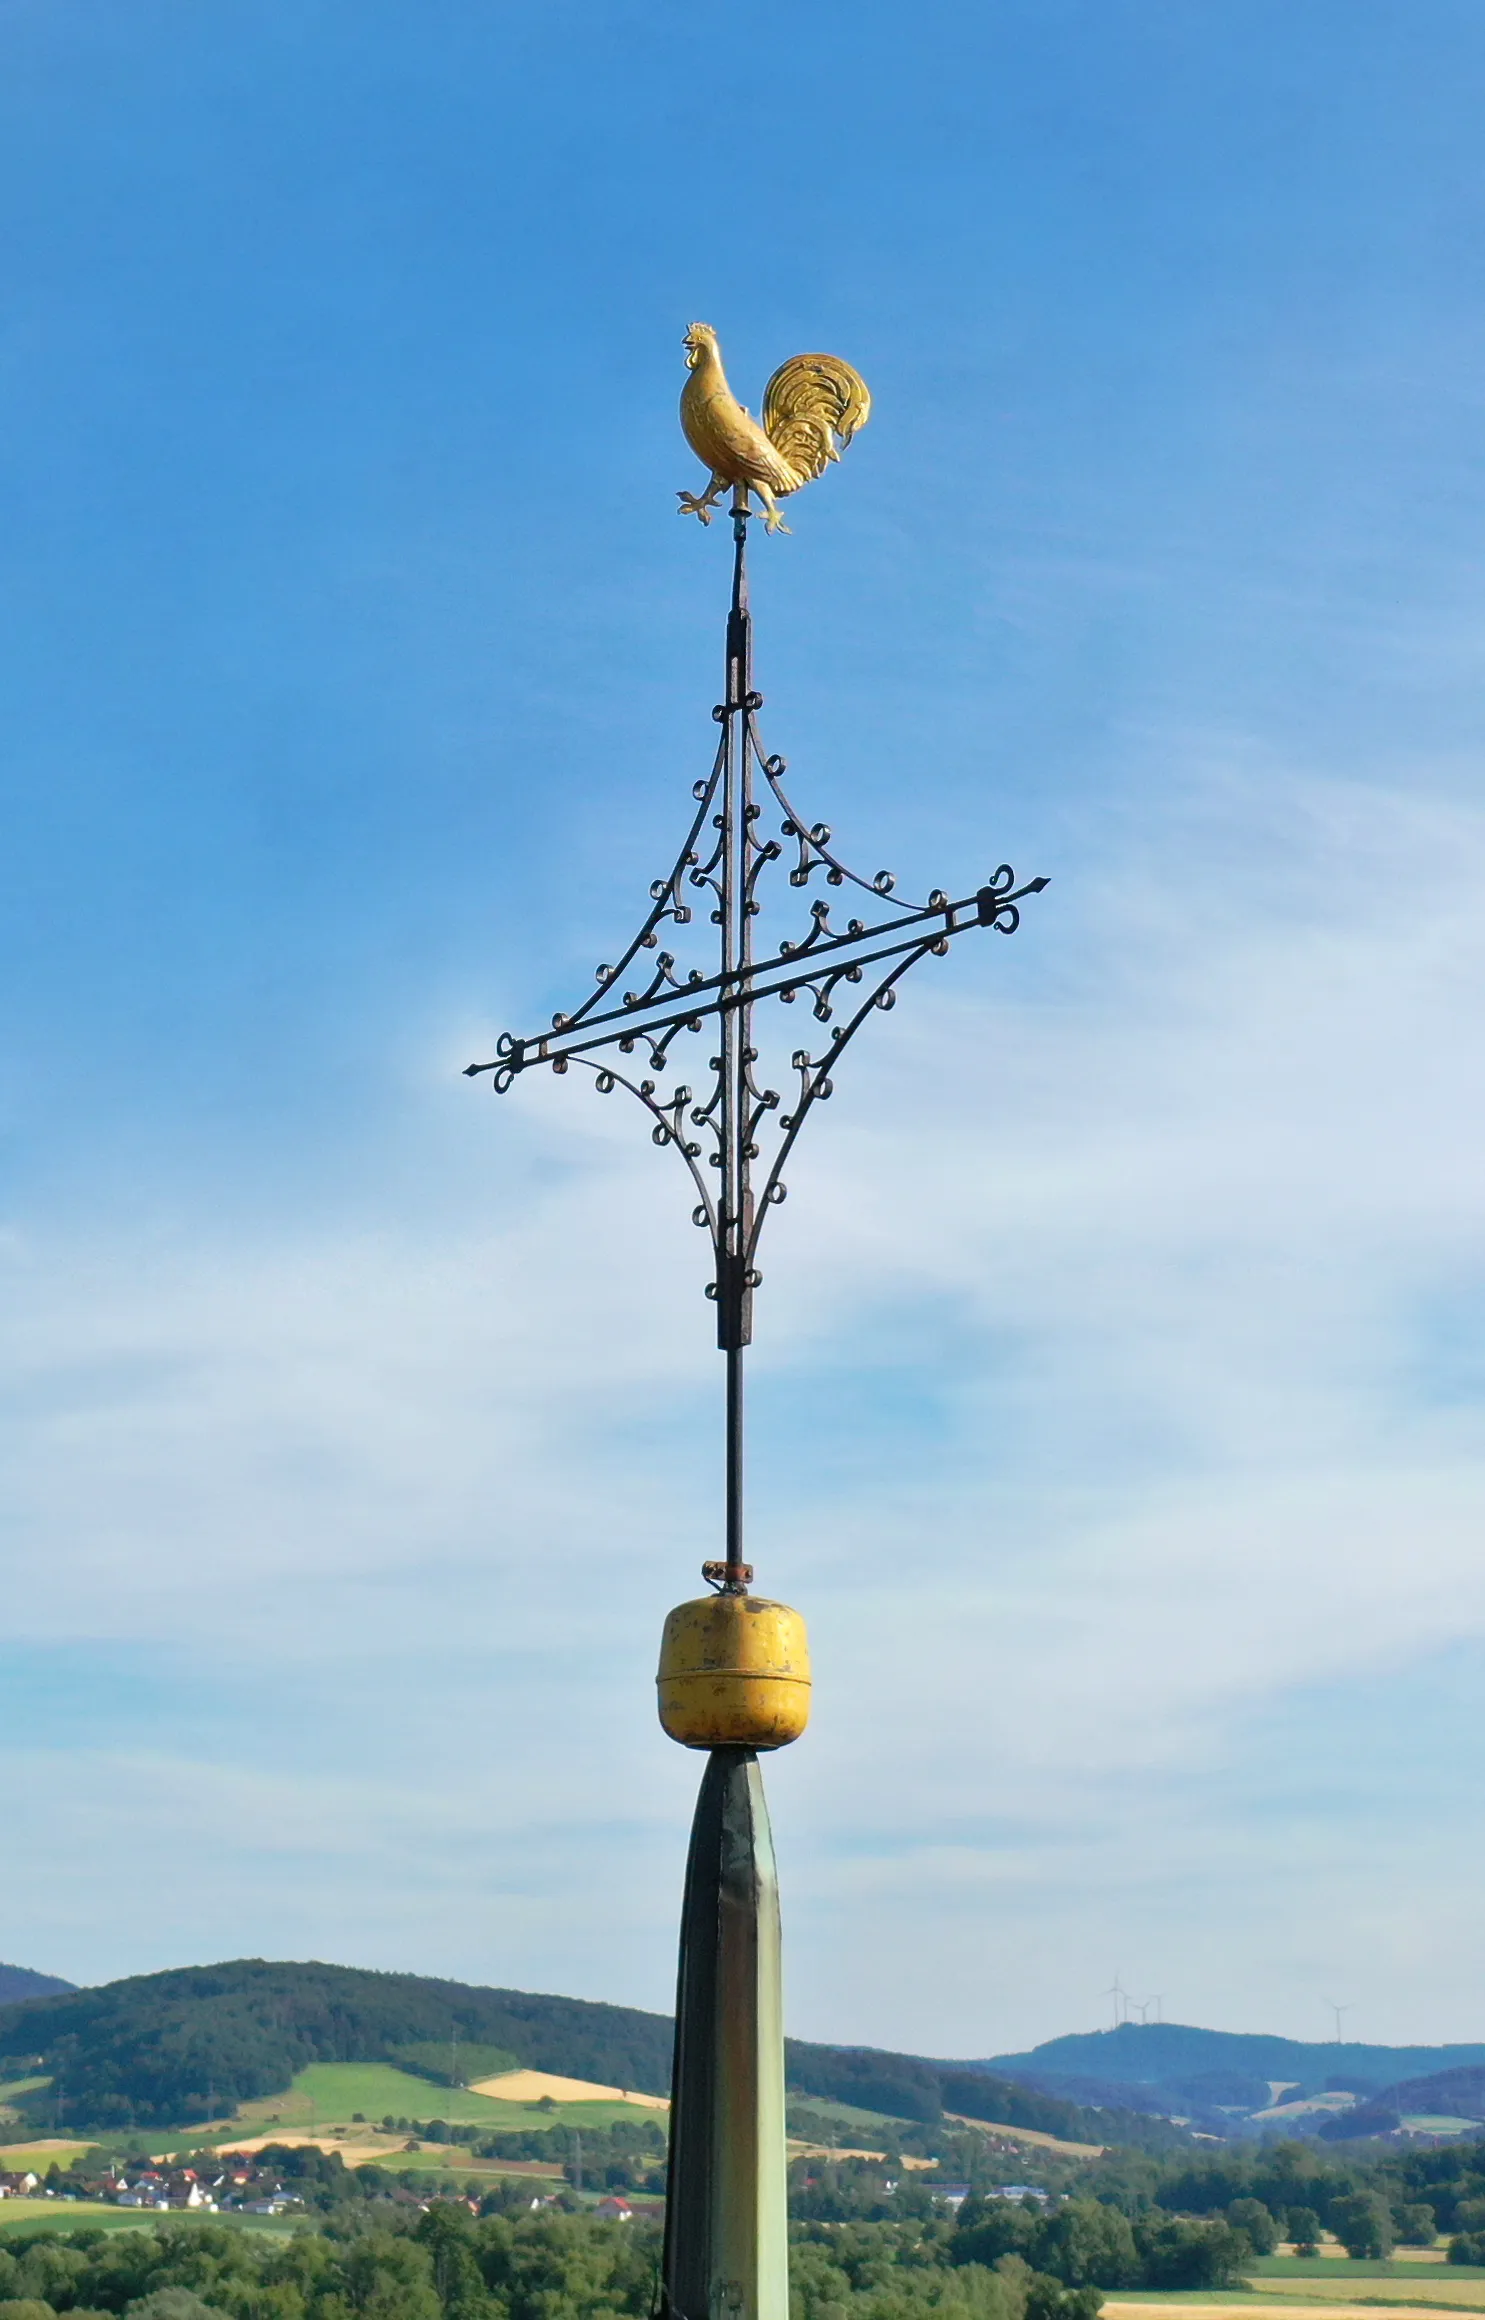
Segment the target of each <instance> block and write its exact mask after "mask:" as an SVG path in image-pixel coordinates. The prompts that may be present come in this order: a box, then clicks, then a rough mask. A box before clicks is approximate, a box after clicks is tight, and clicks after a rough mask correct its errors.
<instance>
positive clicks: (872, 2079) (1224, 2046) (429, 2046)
mask: <svg viewBox="0 0 1485 2320" xmlns="http://www.w3.org/2000/svg"><path fill="white" fill-rule="evenodd" d="M0 1975H3V1976H8V1977H10V1979H9V1980H8V1981H6V1980H0V1994H3V1995H4V1997H5V1998H6V1999H8V2001H9V2002H8V2003H4V2004H0V2079H12V2080H13V2079H19V2078H23V2077H27V2076H32V2075H40V2074H46V2075H47V2077H48V2078H49V2080H50V2084H49V2085H48V2086H46V2087H43V2088H38V2089H37V2090H36V2091H35V2092H33V2093H23V2094H21V2095H19V2096H17V2097H15V2098H13V2101H14V2103H15V2104H16V2106H17V2107H19V2108H20V2110H21V2111H22V2113H23V2114H24V2115H27V2116H29V2118H30V2119H31V2120H32V2121H33V2123H34V2124H35V2125H37V2126H42V2125H45V2126H46V2127H48V2128H55V2127H56V2126H57V2125H59V2124H63V2123H65V2124H66V2125H67V2126H70V2127H74V2128H79V2129H86V2130H89V2131H92V2132H100V2133H107V2132H112V2133H129V2132H132V2131H133V2130H134V2129H136V2128H157V2127H165V2126H172V2127H174V2126H189V2125H190V2124H191V2123H192V2122H193V2121H197V2120H201V2119H206V2118H210V2117H218V2118H219V2117H222V2116H224V2115H227V2114H230V2113H231V2112H232V2111H233V2110H234V2109H235V2108H236V2106H237V2105H238V2104H239V2103H243V2102H249V2101H253V2100H256V2099H257V2098H259V2097H261V2096H264V2095H274V2094H281V2093H282V2092H283V2091H284V2090H285V2089H286V2088H287V2087H288V2085H289V2083H290V2081H291V2080H292V2079H293V2077H294V2075H295V2073H296V2072H298V2071H300V2070H303V2069H304V2068H305V2067H306V2066H307V2065H308V2064H310V2063H315V2062H386V2063H391V2064H393V2065H395V2066H397V2067H399V2068H401V2069H403V2070H406V2071H410V2072H412V2073H414V2074H416V2075H417V2076H418V2077H421V2078H423V2079H426V2080H429V2081H431V2082H433V2083H434V2084H441V2085H444V2086H447V2085H449V2084H450V2083H451V2081H450V2070H451V2069H452V2068H456V2067H458V2058H460V2057H462V2060H463V2065H464V2068H463V2070H462V2071H461V2079H462V2078H463V2077H464V2076H466V2075H468V2074H469V2072H470V2071H472V2070H474V2068H475V2064H476V2060H478V2063H479V2067H480V2068H481V2069H483V2070H490V2069H493V2068H495V2067H497V2066H499V2065H502V2064H509V2065H515V2064H520V2065H524V2066H525V2067H527V2068H529V2069H534V2070H545V2071H551V2072H553V2073H555V2074H556V2075H558V2076H560V2077H566V2078H582V2079H589V2080H596V2081H597V2082H599V2083H600V2084H602V2085H607V2086H622V2087H629V2088H633V2089H634V2090H635V2092H637V2093H644V2094H664V2093H666V2092H667V2091H668V2089H669V2083H670V2048H671V2024H670V2020H669V2018H668V2017H667V2016H666V2015H663V2014H647V2013H642V2012H640V2011H639V2010H638V2009H637V2008H635V2007H631V2006H606V2005H600V2004H597V2003H594V2002H593V2001H591V2000H588V1999H582V1998H562V1997H550V1996H544V1995H540V1994H536V1993H533V1992H531V1991H526V1990H499V1989H482V1988H478V1987H474V1986H471V1985H470V1984H467V1983H464V1982H449V1981H435V1980H429V1979H426V1978H425V1977H423V1976H421V1975H417V1974H379V1973H369V1972H366V1971H364V1970H362V1969H361V1968H358V1967H352V1966H332V1965H320V1964H315V1963H310V1964H293V1963H275V1962H272V1961H268V1960H265V1959H262V1958H239V1959H237V1960H235V1961H233V1962H231V1963H228V1964H225V1965H215V1966H185V1967H181V1968H179V1969H177V1970H175V1971H173V1972H170V1973H163V1974H143V1975H138V1976H135V1977H133V1978H132V1979H130V1980H127V1981H121V1982H109V1983H107V1984H105V1985H104V1986H103V1987H102V1988H100V1989H93V1990H75V1989H72V1988H71V1987H70V1986H69V1985H68V1984H67V1983H65V1982H59V1981H58V1980H56V1979H55V1977H51V1976H47V1975H45V1974H33V1973H27V1972H25V1971H24V1970H23V1969H21V1968H20V1967H4V1968H0ZM18 1982H19V1983H20V1984H21V1985H23V1986H22V1988H21V1989H19V1990H17V1988H16V1984H17V1983H18ZM451 2043H453V2044H454V2046H455V2054H454V2055H453V2056H451V2055H450V2046H451ZM786 2059H787V2067H788V2080H789V2086H790V2089H791V2091H792V2092H793V2093H795V2094H797V2095H802V2096H805V2097H811V2096H813V2097H814V2098H815V2099H817V2100H821V2101H830V2102H843V2103H851V2104H854V2105H855V2106H856V2107H857V2108H859V2109H861V2110H864V2111H869V2112H874V2113H877V2114H879V2115H880V2116H881V2118H882V2120H883V2127H884V2128H885V2127H887V2126H888V2125H890V2122H891V2121H892V2120H900V2121H912V2122H914V2123H917V2124H929V2125H931V2124H933V2123H934V2122H935V2121H937V2120H938V2119H939V2118H941V2117H942V2116H944V2114H945V2113H948V2114H952V2115H955V2116H960V2117H964V2118H969V2119H977V2120H984V2121H986V2122H987V2123H999V2124H1003V2125H1005V2126H1009V2127H1012V2128H1023V2129H1031V2130H1033V2131H1035V2132H1037V2133H1040V2134H1050V2135H1056V2136H1059V2137H1061V2138H1063V2139H1065V2140H1067V2141H1070V2142H1077V2143H1102V2144H1123V2145H1132V2146H1134V2147H1136V2148H1141V2149H1145V2150H1171V2149H1177V2148H1180V2147H1182V2146H1185V2147H1188V2148H1189V2147H1190V2145H1191V2140H1192V2135H1193V2133H1198V2134H1203V2135H1221V2136H1223V2137H1224V2138H1227V2137H1233V2136H1241V2135H1251V2134H1255V2133H1261V2132H1264V2131H1266V2130H1268V2131H1278V2132H1294V2131H1296V2130H1297V2131H1300V2132H1304V2133H1310V2134H1315V2133H1319V2134H1322V2135H1326V2136H1341V2137H1348V2138H1349V2137H1354V2136H1358V2135H1368V2134H1389V2133H1395V2132H1397V2131H1398V2130H1399V2127H1400V2125H1401V2123H1402V2122H1403V2121H1404V2120H1405V2119H1406V2118H1408V2117H1409V2116H1410V2115H1414V2114H1420V2113H1421V2114H1428V2115H1433V2116H1437V2117H1439V2118H1450V2119H1456V2120H1460V2121H1466V2120H1471V2119H1475V2118H1485V2044H1480V2045H1474V2046H1362V2045H1357V2044H1345V2045H1340V2044H1323V2045H1322V2044H1319V2043H1315V2044H1305V2043H1303V2042H1301V2041H1298V2040H1295V2039H1288V2038H1269V2037H1263V2036H1245V2035H1241V2034H1239V2033H1236V2032H1232V2031H1224V2030H1200V2029H1192V2028H1187V2027H1185V2026H1183V2025H1182V2024H1179V2023H1173V2022H1157V2023H1148V2024H1139V2023H1126V2024H1125V2025H1124V2026H1123V2027H1122V2028H1120V2029H1118V2030H1103V2031H1091V2032H1088V2033H1086V2034H1083V2035H1078V2036H1074V2037H1069V2038H1054V2039H1051V2040H1050V2041H1049V2042H1048V2043H1047V2044H1046V2045H1044V2046H1038V2047H1035V2048H1033V2049H1032V2051H1031V2052H1030V2053H1027V2054H1001V2055H995V2056H993V2057H991V2058H990V2059H989V2060H986V2061H979V2062H952V2061H949V2062H946V2061H935V2060H933V2059H932V2058H930V2057H928V2056H926V2055H918V2054H896V2053H891V2052H888V2051H886V2050H884V2049H879V2048H875V2047H854V2046H850V2047H848V2046H820V2045H815V2044H813V2043H811V2042H809V2041H807V2040H804V2039H797V2038H791V2039H790V2040H789V2041H788V2046H787V2050H786ZM1337 2089H1341V2090H1344V2092H1345V2094H1347V2095H1350V2096H1354V2097H1355V2098H1356V2100H1355V2103H1354V2106H1353V2107H1350V2108H1348V2109H1347V2110H1346V2111H1345V2113H1344V2115H1343V2116H1336V2115H1334V2106H1332V2107H1331V2109H1330V2110H1326V2109H1324V2108H1323V2107H1322V2108H1320V2109H1318V2110H1316V2109H1312V2110H1309V2111H1298V2110H1295V2109H1294V2108H1293V2107H1292V2106H1293V2105H1295V2104H1296V2103H1298V2102H1300V2101H1301V2100H1302V2099H1304V2098H1309V2099H1310V2100H1311V2101H1312V2102H1313V2101H1314V2099H1315V2098H1316V2097H1323V2096H1324V2095H1325V2094H1327V2093H1332V2094H1333V2093H1334V2092H1335V2090H1337ZM1276 2098H1277V2099H1276ZM428 2115H429V2116H430V2117H436V2116H437V2101H436V2097H434V2096H432V2095H431V2094H430V2097H429V2103H428ZM877 2131H878V2132H881V2131H882V2130H877Z"/></svg>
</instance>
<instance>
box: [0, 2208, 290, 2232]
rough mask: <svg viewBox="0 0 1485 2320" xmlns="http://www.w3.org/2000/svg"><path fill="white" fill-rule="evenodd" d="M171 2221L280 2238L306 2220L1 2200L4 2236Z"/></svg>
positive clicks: (144, 2227)
mask: <svg viewBox="0 0 1485 2320" xmlns="http://www.w3.org/2000/svg"><path fill="white" fill-rule="evenodd" d="M160 2223H168V2224H170V2225H171V2226H172V2228H174V2226H176V2225H177V2224H184V2225H185V2226H186V2228H187V2229H188V2230H189V2229H191V2228H193V2227H194V2226H195V2225H196V2224H198V2223H226V2224H230V2225H231V2227H232V2229H233V2230H234V2231H259V2232H261V2231H266V2232H271V2233H272V2234H273V2235H274V2236H275V2237H276V2238H280V2239H281V2238H283V2237H284V2236H285V2235H286V2234H287V2233H290V2232H293V2231H297V2230H299V2229H300V2228H302V2226H303V2223H304V2218H303V2216H288V2215H205V2214H202V2213H200V2212H199V2211H197V2212H195V2213H171V2214H169V2215H162V2214H159V2213H150V2212H148V2211H147V2210H144V2209H140V2208H137V2207H105V2206H104V2205H103V2204H102V2203H101V2202H100V2201H98V2200H94V2199H5V2200H0V2236H3V2235H4V2234H5V2233H6V2232H10V2231H34V2230H35V2229H36V2228H37V2226H38V2225H41V2226H42V2227H43V2228H44V2229H46V2230H48V2231H57V2232H63V2233H65V2232H71V2231H82V2230H83V2229H84V2227H86V2228H87V2229H88V2230H89V2231H97V2230H100V2229H101V2230H103V2231H152V2230H153V2229H154V2228H155V2226H156V2224H160Z"/></svg>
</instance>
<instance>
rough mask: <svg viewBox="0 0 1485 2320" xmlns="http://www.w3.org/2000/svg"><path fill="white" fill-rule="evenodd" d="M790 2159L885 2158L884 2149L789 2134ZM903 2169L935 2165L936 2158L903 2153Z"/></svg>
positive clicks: (936, 2162) (936, 2163)
mask: <svg viewBox="0 0 1485 2320" xmlns="http://www.w3.org/2000/svg"><path fill="white" fill-rule="evenodd" d="M787 2147H788V2152H789V2156H790V2158H791V2159H878V2160H880V2159H885V2158H886V2156H887V2154H886V2152H885V2151H858V2150H855V2149H853V2148H852V2146H851V2145H849V2144H847V2143H801V2142H800V2141H798V2139H797V2138H796V2137H795V2136H793V2135H791V2136H790V2137H789V2141H788V2146H787ZM902 2164H903V2167H904V2170H906V2169H908V2168H912V2167H923V2168H927V2167H936V2166H937V2165H938V2161H937V2159H914V2158H912V2157H911V2156H910V2155H909V2154H908V2153H907V2152H904V2153H903V2160H902Z"/></svg>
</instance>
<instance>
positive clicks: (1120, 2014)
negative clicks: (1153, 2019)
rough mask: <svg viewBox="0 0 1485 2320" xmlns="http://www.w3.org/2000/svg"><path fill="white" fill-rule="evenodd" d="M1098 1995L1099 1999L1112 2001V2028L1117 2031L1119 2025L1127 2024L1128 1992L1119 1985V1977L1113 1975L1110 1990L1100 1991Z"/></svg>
mask: <svg viewBox="0 0 1485 2320" xmlns="http://www.w3.org/2000/svg"><path fill="white" fill-rule="evenodd" d="M1098 1994H1099V1996H1100V1997H1101V1998H1112V1999H1113V2001H1114V2028H1115V2029H1116V2030H1117V2029H1118V2028H1119V2027H1120V2025H1121V2023H1124V2022H1127V2021H1128V2019H1129V1992H1128V1991H1127V1990H1126V1989H1125V1988H1124V1987H1123V1986H1122V1984H1121V1983H1120V1980H1119V1976H1118V1975H1117V1974H1115V1976H1114V1980H1113V1986H1112V1988H1110V1989H1107V1990H1100V1991H1099V1993H1098Z"/></svg>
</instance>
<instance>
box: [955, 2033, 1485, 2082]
mask: <svg viewBox="0 0 1485 2320" xmlns="http://www.w3.org/2000/svg"><path fill="white" fill-rule="evenodd" d="M1479 2063H1485V2044H1477V2045H1458V2046H1365V2045H1361V2044H1358V2043H1357V2042H1356V2041H1355V2040H1353V2039H1346V2040H1344V2041H1343V2040H1340V2039H1326V2040H1324V2041H1323V2042H1322V2041H1321V2040H1319V2039H1315V2040H1313V2041H1309V2040H1305V2039H1300V2038H1272V2037H1268V2036H1266V2035H1264V2034H1262V2033H1260V2032H1249V2031H1240V2030H1200V2029H1196V2028H1194V2027H1192V2026H1190V2025H1188V2024H1186V2023H1183V2022H1121V2023H1120V2025H1119V2027H1118V2029H1117V2030H1087V2031H1079V2032H1076V2033H1074V2034H1073V2035H1072V2036H1071V2037H1068V2038H1049V2039H1048V2040H1047V2042H1046V2044H1045V2045H1043V2046H1034V2047H1033V2048H1032V2049H1031V2051H1030V2052H1029V2053H1026V2054H995V2055H992V2056H991V2057H990V2058H989V2060H988V2061H986V2062H983V2063H978V2064H976V2065H975V2066H974V2067H975V2068H977V2069H981V2070H989V2071H994V2072H996V2073H998V2074H999V2075H1000V2076H1001V2077H1004V2078H1015V2079H1021V2080H1024V2081H1026V2082H1029V2083H1037V2084H1041V2083H1043V2082H1050V2081H1051V2080H1052V2079H1060V2078H1084V2079H1087V2078H1096V2079H1104V2080H1108V2081H1111V2082H1114V2083H1119V2084H1125V2085H1129V2086H1142V2085H1143V2086H1155V2085H1169V2084H1171V2083H1172V2082H1175V2081H1178V2080H1181V2079H1186V2078H1192V2077H1195V2076H1198V2075H1200V2074H1201V2073H1203V2072H1207V2071H1213V2072H1219V2071H1234V2072H1237V2071H1241V2072H1246V2073H1247V2074H1248V2075H1249V2076H1251V2077H1257V2078H1265V2079H1275V2080H1279V2079H1285V2080H1291V2081H1298V2082H1301V2083H1303V2084H1306V2085H1308V2084H1311V2083H1318V2082H1319V2081H1320V2080H1321V2079H1323V2078H1325V2077H1330V2078H1333V2079H1334V2081H1335V2083H1336V2084H1337V2085H1338V2086H1356V2087H1358V2088H1360V2087H1368V2086H1375V2087H1384V2086H1393V2085H1395V2084H1396V2083H1397V2081H1398V2080H1399V2079H1402V2078H1425V2077H1431V2076H1432V2075H1433V2074H1434V2073H1435V2072H1436V2071H1440V2070H1458V2069H1461V2068H1464V2067H1465V2066H1467V2065H1470V2064H1479Z"/></svg>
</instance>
